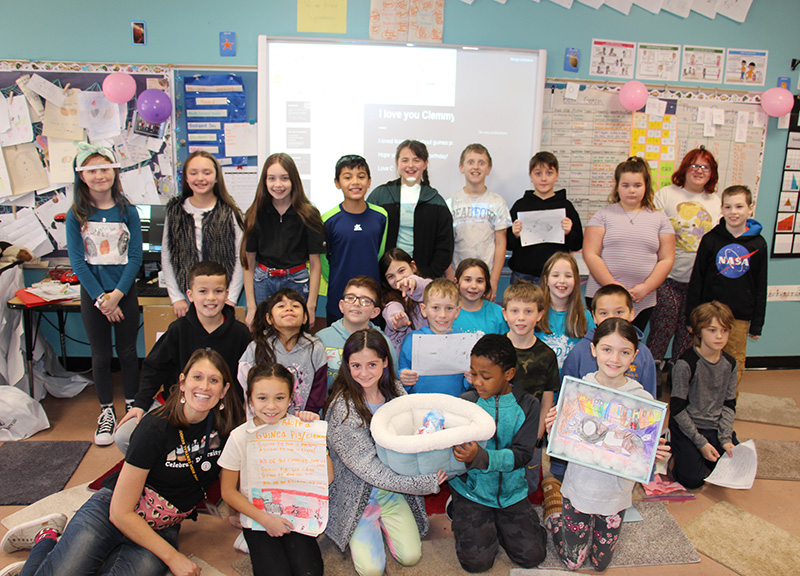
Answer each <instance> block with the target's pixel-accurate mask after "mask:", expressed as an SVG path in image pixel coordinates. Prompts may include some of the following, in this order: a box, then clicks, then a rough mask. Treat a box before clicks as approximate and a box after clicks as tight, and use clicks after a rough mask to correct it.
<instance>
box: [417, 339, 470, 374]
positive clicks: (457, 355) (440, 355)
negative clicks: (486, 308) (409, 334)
mask: <svg viewBox="0 0 800 576" xmlns="http://www.w3.org/2000/svg"><path fill="white" fill-rule="evenodd" d="M481 336H483V333H482V332H468V333H465V334H441V335H439V334H414V335H413V338H414V348H413V351H412V354H411V369H412V370H413V371H415V372H416V373H417V374H419V375H420V376H443V375H445V374H463V373H464V372H466V371H467V370H469V355H470V352H472V347H473V346H475V343H476V342H477V341H478V340H479V339H480V337H481Z"/></svg>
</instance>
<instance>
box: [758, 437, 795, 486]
mask: <svg viewBox="0 0 800 576" xmlns="http://www.w3.org/2000/svg"><path fill="white" fill-rule="evenodd" d="M755 443H756V451H757V452H758V472H756V478H761V479H764V480H793V481H795V482H798V481H800V442H792V441H788V440H761V439H759V438H756V439H755Z"/></svg>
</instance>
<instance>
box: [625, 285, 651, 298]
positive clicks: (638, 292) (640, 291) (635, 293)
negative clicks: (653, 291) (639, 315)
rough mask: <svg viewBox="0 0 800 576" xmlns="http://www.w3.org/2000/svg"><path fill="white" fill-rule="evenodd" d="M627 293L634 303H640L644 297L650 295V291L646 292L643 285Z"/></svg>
mask: <svg viewBox="0 0 800 576" xmlns="http://www.w3.org/2000/svg"><path fill="white" fill-rule="evenodd" d="M628 292H630V293H631V298H633V301H634V302H641V301H642V300H643V299H644V297H645V296H647V295H648V294H650V290H648V289H647V288H646V287H645V285H644V284H637V285H636V286H634V287H633V288H631V289H630V290H628Z"/></svg>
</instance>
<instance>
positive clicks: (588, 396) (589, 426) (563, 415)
mask: <svg viewBox="0 0 800 576" xmlns="http://www.w3.org/2000/svg"><path fill="white" fill-rule="evenodd" d="M666 413H667V405H666V404H664V403H663V402H658V401H656V400H650V399H647V398H643V397H641V396H634V395H633V394H628V393H626V392H620V391H619V390H614V389H612V388H607V387H605V386H601V385H600V384H594V383H591V382H587V381H585V380H579V379H577V378H572V377H571V376H565V377H564V381H563V383H562V384H561V392H560V393H559V395H558V416H557V417H556V421H555V422H554V423H553V428H552V429H551V431H550V439H549V442H548V444H547V454H548V455H550V456H554V457H556V458H562V459H564V460H568V461H569V462H575V463H576V464H581V465H583V466H587V467H588V468H594V469H595V470H599V471H601V472H606V473H607V474H612V475H614V476H621V477H622V478H627V479H628V480H633V481H634V482H641V483H643V484H647V483H648V482H649V481H650V471H651V470H652V469H653V462H654V461H655V458H656V450H657V449H658V440H659V437H660V436H661V428H662V426H663V425H664V417H665V416H666Z"/></svg>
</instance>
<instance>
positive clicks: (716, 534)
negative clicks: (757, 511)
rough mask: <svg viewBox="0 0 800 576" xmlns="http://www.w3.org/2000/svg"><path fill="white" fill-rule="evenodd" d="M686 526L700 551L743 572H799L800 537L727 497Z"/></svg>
mask: <svg viewBox="0 0 800 576" xmlns="http://www.w3.org/2000/svg"><path fill="white" fill-rule="evenodd" d="M683 529H684V531H685V532H686V534H687V535H688V536H689V538H690V539H691V541H692V543H693V544H694V545H695V547H696V548H697V550H698V551H699V552H701V553H702V554H705V555H706V556H708V557H709V558H711V559H712V560H714V561H716V562H719V563H720V564H722V565H723V566H725V567H727V568H729V569H731V570H733V571H734V572H737V573H738V574H741V575H742V576H776V575H778V574H781V575H783V574H797V570H798V566H800V539H798V538H797V537H796V536H793V535H791V534H790V533H789V532H787V531H786V530H783V529H781V528H779V527H777V526H775V525H774V524H771V523H769V522H767V521H766V520H762V519H761V518H759V517H758V516H754V515H752V514H749V513H748V512H745V511H744V510H740V509H739V508H737V507H735V506H733V505H732V504H729V503H727V502H724V501H722V502H717V503H716V504H714V505H713V506H712V507H711V508H709V509H708V510H706V511H705V512H703V513H702V514H700V515H699V516H698V517H697V518H695V519H694V520H692V521H691V522H689V523H688V524H686V525H685V526H684V527H683Z"/></svg>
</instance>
